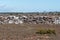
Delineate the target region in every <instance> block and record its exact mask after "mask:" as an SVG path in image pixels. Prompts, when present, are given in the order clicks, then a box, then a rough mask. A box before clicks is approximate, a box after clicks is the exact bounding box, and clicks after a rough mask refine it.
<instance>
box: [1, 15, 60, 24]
mask: <svg viewBox="0 0 60 40" xmlns="http://www.w3.org/2000/svg"><path fill="white" fill-rule="evenodd" d="M0 24H60V16H55V15H40V14H18V15H14V14H13V15H10V14H1V15H0Z"/></svg>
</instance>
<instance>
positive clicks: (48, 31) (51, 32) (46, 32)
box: [36, 29, 56, 35]
mask: <svg viewBox="0 0 60 40" xmlns="http://www.w3.org/2000/svg"><path fill="white" fill-rule="evenodd" d="M36 34H54V35H55V34H56V32H55V30H51V29H48V30H39V31H37V32H36Z"/></svg>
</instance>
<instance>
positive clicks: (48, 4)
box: [0, 0, 60, 12]
mask: <svg viewBox="0 0 60 40" xmlns="http://www.w3.org/2000/svg"><path fill="white" fill-rule="evenodd" d="M41 11H60V0H0V12H41Z"/></svg>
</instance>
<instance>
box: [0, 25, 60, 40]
mask: <svg viewBox="0 0 60 40" xmlns="http://www.w3.org/2000/svg"><path fill="white" fill-rule="evenodd" d="M38 29H55V30H56V36H52V35H51V37H52V38H54V40H60V38H59V37H60V25H47V24H18V25H15V24H2V25H0V40H25V38H27V39H26V40H28V38H29V40H33V39H30V38H31V37H33V36H34V35H36V34H35V32H36V31H37V30H38ZM30 35H31V36H30ZM36 36H39V35H36ZM36 36H35V37H36ZM40 37H41V36H40ZM36 39H37V40H39V39H38V37H36ZM36 39H35V40H36ZM41 40H42V39H41ZM43 40H45V39H43Z"/></svg>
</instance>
